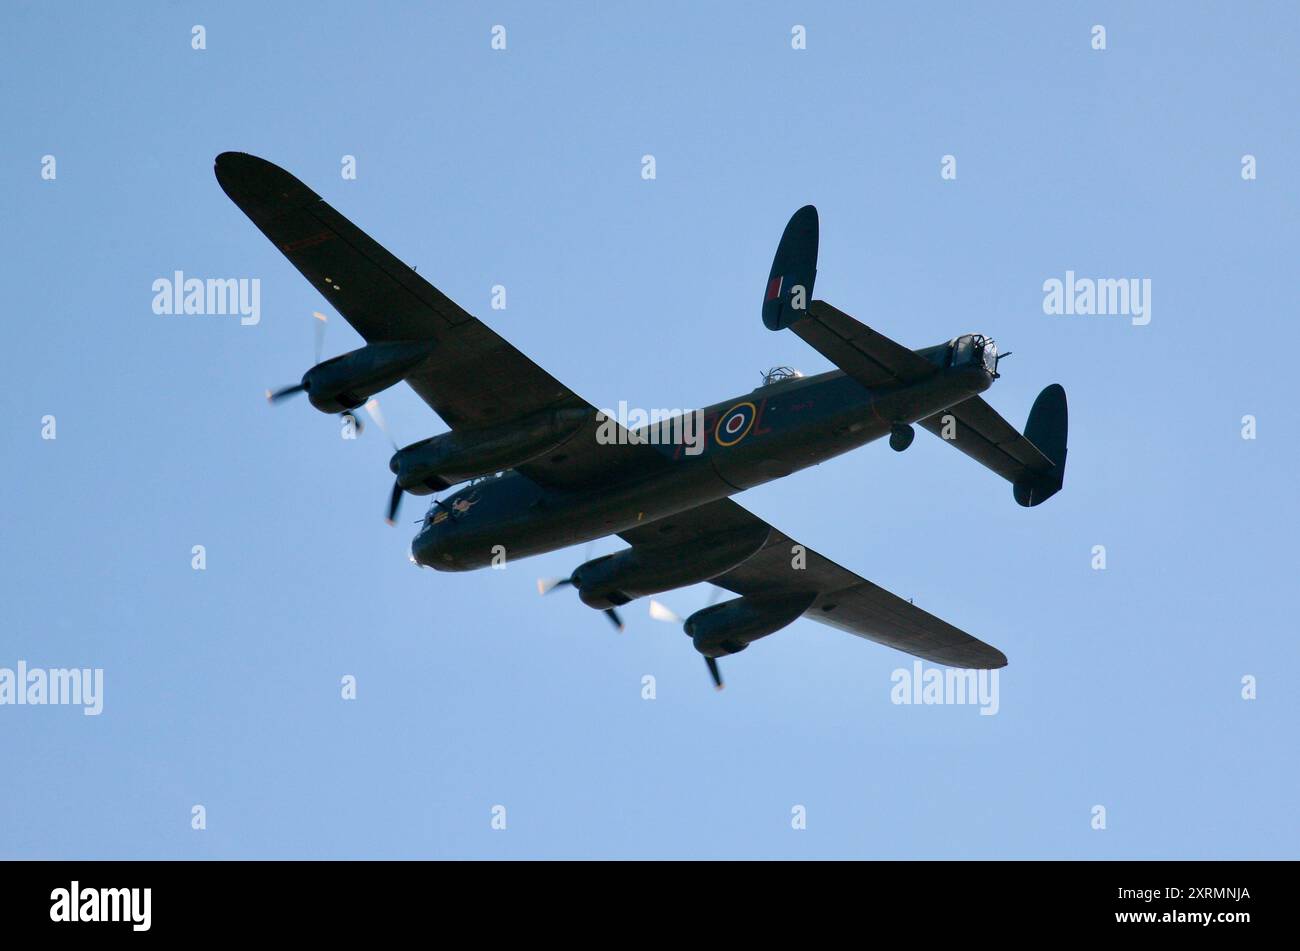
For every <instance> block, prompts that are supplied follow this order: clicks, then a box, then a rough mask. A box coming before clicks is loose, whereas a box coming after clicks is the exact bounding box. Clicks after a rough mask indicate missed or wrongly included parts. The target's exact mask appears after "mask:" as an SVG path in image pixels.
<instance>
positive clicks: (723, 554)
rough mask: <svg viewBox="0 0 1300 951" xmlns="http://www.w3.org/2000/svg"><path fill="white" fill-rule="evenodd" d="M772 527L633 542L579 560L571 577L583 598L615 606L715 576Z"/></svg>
mask: <svg viewBox="0 0 1300 951" xmlns="http://www.w3.org/2000/svg"><path fill="white" fill-rule="evenodd" d="M771 533H772V528H771V526H770V525H766V524H762V523H760V524H758V525H756V526H753V527H749V526H746V527H744V528H739V529H734V530H730V531H725V532H718V533H716V534H714V535H709V536H706V537H704V538H700V539H696V540H694V541H692V542H691V544H690V545H689V546H683V545H668V546H653V547H649V546H633V547H632V548H628V549H625V550H623V551H620V552H616V553H614V554H612V555H605V556H603V557H601V558H596V559H594V560H592V561H589V562H587V563H585V564H583V565H579V566H578V568H577V570H575V571H574V572H573V583H574V585H575V586H576V587H577V589H578V597H580V598H581V599H582V601H583V603H584V604H587V605H590V606H591V607H593V608H599V609H606V608H611V607H617V606H618V605H620V604H627V603H628V602H629V601H632V600H634V599H636V598H640V597H643V596H645V595H647V594H657V593H659V592H660V591H670V590H672V589H673V588H682V587H685V586H686V585H692V584H697V583H699V582H701V581H708V580H709V579H710V578H716V577H717V576H718V575H720V574H724V573H726V572H728V571H730V570H731V569H732V568H734V567H736V566H737V565H739V564H740V563H741V562H743V561H745V560H746V559H748V558H749V557H751V556H752V555H754V554H755V553H756V552H758V551H760V550H761V549H762V548H763V546H764V545H766V544H767V539H768V536H769V535H770V534H771Z"/></svg>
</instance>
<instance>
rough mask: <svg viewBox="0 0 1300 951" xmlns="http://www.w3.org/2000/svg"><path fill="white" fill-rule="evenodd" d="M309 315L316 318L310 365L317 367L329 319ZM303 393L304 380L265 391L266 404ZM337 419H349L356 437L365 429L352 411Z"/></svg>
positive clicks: (345, 412)
mask: <svg viewBox="0 0 1300 951" xmlns="http://www.w3.org/2000/svg"><path fill="white" fill-rule="evenodd" d="M311 315H312V316H313V317H315V318H316V323H315V324H314V326H315V328H316V331H315V334H316V351H315V352H316V361H315V363H313V364H312V366H318V365H319V364H320V361H321V355H322V354H323V353H324V350H325V327H326V325H327V324H328V323H329V318H328V317H326V316H325V315H324V314H322V313H321V312H320V311H318V310H313V311H312V312H311ZM305 392H307V383H306V380H305V379H304V380H303V381H302V382H300V383H295V384H294V385H293V386H282V387H280V389H278V390H267V391H266V401H267V402H268V403H271V404H275V403H279V402H281V401H282V400H286V399H288V398H289V397H290V396H295V395H297V394H298V393H305ZM339 418H340V419H351V420H352V425H353V426H355V427H356V430H357V435H360V434H361V432H362V431H363V430H364V429H365V427H364V426H363V425H362V422H361V419H360V418H359V417H358V416H357V415H356V413H354V412H353V411H352V410H346V411H344V412H342V413H340V414H339Z"/></svg>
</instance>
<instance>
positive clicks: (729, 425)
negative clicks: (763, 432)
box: [713, 403, 758, 446]
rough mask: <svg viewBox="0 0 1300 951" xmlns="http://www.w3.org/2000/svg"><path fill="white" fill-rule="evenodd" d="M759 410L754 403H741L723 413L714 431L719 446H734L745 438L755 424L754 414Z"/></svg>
mask: <svg viewBox="0 0 1300 951" xmlns="http://www.w3.org/2000/svg"><path fill="white" fill-rule="evenodd" d="M757 412H758V411H757V410H756V409H755V408H754V404H753V403H740V404H738V405H736V406H733V407H732V408H731V409H729V410H727V411H726V412H725V413H723V414H722V418H721V419H719V420H718V426H717V428H716V429H715V430H714V431H713V438H714V439H715V440H716V441H717V443H718V445H719V446H734V445H735V444H736V443H738V442H740V441H741V440H742V439H744V438H745V435H746V434H747V433H748V432H749V429H750V427H751V426H753V425H754V415H755V414H756V413H757Z"/></svg>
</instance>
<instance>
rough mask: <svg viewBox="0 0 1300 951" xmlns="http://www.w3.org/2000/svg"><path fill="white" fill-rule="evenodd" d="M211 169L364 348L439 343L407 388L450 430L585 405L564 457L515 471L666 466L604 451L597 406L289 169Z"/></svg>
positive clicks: (643, 454)
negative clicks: (587, 416) (586, 413)
mask: <svg viewBox="0 0 1300 951" xmlns="http://www.w3.org/2000/svg"><path fill="white" fill-rule="evenodd" d="M215 170H216V176H217V181H218V182H219V183H220V185H221V187H222V189H223V190H224V191H225V193H226V194H227V195H228V196H229V197H230V200H231V201H233V202H234V203H235V204H236V205H238V206H239V208H240V210H241V211H243V212H244V214H246V215H248V217H249V218H250V219H251V220H252V222H253V224H255V225H257V227H258V228H259V229H260V230H261V231H262V233H263V234H265V235H266V236H267V237H268V238H269V239H270V240H271V243H272V244H274V245H275V246H276V248H277V249H279V251H280V252H281V253H282V254H283V255H284V256H285V257H286V258H288V259H289V263H291V264H292V265H293V266H294V267H296V268H297V269H298V270H299V272H301V273H302V275H303V277H305V278H307V280H308V281H310V282H311V284H312V286H314V287H315V288H316V289H317V290H318V291H320V292H321V294H323V295H324V297H325V299H326V300H328V301H329V302H330V304H332V305H333V306H334V309H335V310H337V311H338V312H339V313H340V314H342V315H343V316H344V318H346V319H347V321H348V323H350V324H351V325H352V326H353V327H354V328H356V331H357V333H359V334H361V336H362V337H364V338H365V340H366V342H367V343H376V342H380V341H398V340H433V341H435V342H436V344H437V346H435V347H434V350H433V354H432V355H431V356H430V357H429V359H428V360H427V361H425V362H424V363H423V364H421V365H420V367H418V368H417V369H416V370H415V371H414V372H413V373H412V374H411V375H409V376H408V377H407V378H406V381H407V382H408V383H409V384H410V385H411V388H412V389H414V390H415V392H416V393H418V394H419V395H420V397H421V398H422V399H423V400H424V401H425V402H426V403H428V404H429V405H430V406H431V407H433V409H434V410H435V411H436V412H437V413H438V415H439V416H441V417H442V418H443V419H444V420H446V422H447V424H448V425H449V426H451V427H452V428H453V429H476V428H481V427H485V426H491V425H494V424H498V423H506V422H509V421H512V420H516V419H523V418H526V417H529V416H532V415H534V414H537V413H542V412H545V411H547V410H554V409H571V408H586V409H590V410H591V412H592V418H591V420H590V421H589V422H588V423H587V424H586V425H585V426H584V427H583V428H581V429H579V430H578V431H577V432H576V433H575V434H574V435H573V436H572V437H571V438H570V440H569V441H568V443H566V444H565V447H564V450H563V452H556V453H553V454H551V455H550V457H549V458H545V459H541V460H534V462H532V463H530V464H528V465H526V466H521V467H520V468H519V471H520V472H522V473H524V475H526V476H528V477H529V478H530V479H532V480H533V481H535V482H538V483H540V484H543V485H547V486H553V487H557V488H567V487H574V486H581V485H585V484H587V483H589V482H592V481H595V480H598V479H600V478H607V477H609V476H610V475H612V474H614V473H616V472H618V471H619V470H620V469H623V468H627V469H631V468H639V469H645V468H647V467H653V466H659V465H666V464H667V462H666V460H665V459H664V458H663V457H662V456H661V455H660V454H659V453H658V452H656V451H655V450H654V449H653V447H650V446H642V445H627V444H621V445H618V446H612V445H611V446H598V444H597V442H596V431H597V428H598V426H599V423H598V422H597V420H596V418H595V408H594V407H592V406H591V405H590V404H589V403H587V402H586V400H584V399H582V397H580V396H578V395H577V394H576V393H574V392H573V391H572V390H570V389H569V388H568V387H567V386H565V385H564V384H563V383H561V382H559V381H558V380H556V379H555V378H554V377H553V376H551V375H550V374H549V373H547V372H546V371H545V370H543V369H542V368H541V367H539V366H538V365H537V364H535V363H533V361H532V360H530V359H528V357H526V356H525V355H524V354H522V353H520V352H519V351H518V350H516V349H515V348H514V347H513V346H511V345H510V344H509V343H507V342H506V341H505V340H504V339H502V338H501V337H500V336H499V335H498V334H497V333H495V332H494V331H493V330H492V329H491V328H490V327H488V326H487V325H486V324H484V323H483V322H482V321H480V320H478V319H477V318H475V317H473V316H472V315H470V314H469V313H467V312H466V311H465V310H463V309H462V308H461V307H460V306H459V305H457V304H456V303H455V302H454V301H452V300H451V298H449V297H447V296H446V295H445V294H443V293H442V292H441V291H439V290H438V289H437V288H436V287H434V286H433V285H432V284H430V283H429V282H428V281H426V280H425V279H424V278H422V277H421V276H420V275H419V274H417V273H416V272H415V271H414V270H413V269H412V268H410V267H408V266H407V265H405V264H403V263H402V262H401V261H399V260H398V259H397V258H396V257H394V256H393V255H392V254H390V253H389V252H388V251H387V250H385V249H384V248H383V247H382V246H381V245H380V244H379V243H378V242H377V241H375V240H374V239H373V238H371V237H370V236H369V235H368V234H366V233H365V232H364V231H362V230H361V229H360V228H358V227H357V226H356V225H354V224H353V223H352V222H351V221H349V220H348V219H347V218H345V217H343V216H342V215H341V214H339V213H338V212H337V211H335V210H334V209H333V208H332V207H331V206H330V205H328V204H326V202H324V201H323V200H322V199H321V197H320V196H319V195H317V194H316V193H315V192H314V191H312V190H311V189H310V188H308V187H307V186H306V185H304V184H303V183H302V182H301V181H299V180H298V179H297V178H295V177H294V176H293V175H291V174H289V173H288V172H286V171H285V170H284V169H282V168H280V167H279V166H277V165H273V164H272V163H270V162H268V161H266V160H265V159H261V158H257V157H256V156H253V155H246V154H244V153H242V152H223V153H222V154H221V155H218V156H217V160H216V169H215ZM557 459H558V461H556V460H557Z"/></svg>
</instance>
